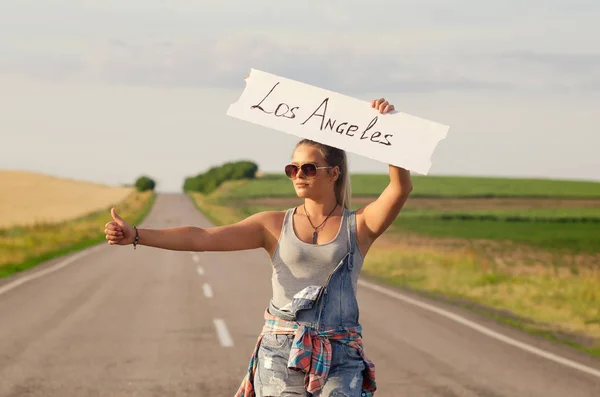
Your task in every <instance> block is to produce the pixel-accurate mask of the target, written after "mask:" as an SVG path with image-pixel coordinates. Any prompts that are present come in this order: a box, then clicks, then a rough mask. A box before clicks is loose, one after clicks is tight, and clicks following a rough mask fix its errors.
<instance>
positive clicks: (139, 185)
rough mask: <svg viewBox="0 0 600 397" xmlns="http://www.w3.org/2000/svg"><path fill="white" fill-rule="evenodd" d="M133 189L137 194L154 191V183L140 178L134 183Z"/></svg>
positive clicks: (148, 179)
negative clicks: (134, 188)
mask: <svg viewBox="0 0 600 397" xmlns="http://www.w3.org/2000/svg"><path fill="white" fill-rule="evenodd" d="M135 187H136V189H137V190H138V191H139V192H144V191H146V190H154V188H155V187H156V182H154V180H153V179H151V178H149V177H147V176H141V177H139V178H138V179H137V180H136V181H135Z"/></svg>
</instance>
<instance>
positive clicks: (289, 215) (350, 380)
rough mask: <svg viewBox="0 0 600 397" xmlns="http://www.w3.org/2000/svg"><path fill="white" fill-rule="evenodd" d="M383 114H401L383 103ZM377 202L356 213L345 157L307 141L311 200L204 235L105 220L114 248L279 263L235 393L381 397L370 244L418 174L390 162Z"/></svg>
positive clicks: (302, 146) (305, 172)
mask: <svg viewBox="0 0 600 397" xmlns="http://www.w3.org/2000/svg"><path fill="white" fill-rule="evenodd" d="M371 107H373V108H376V109H377V110H378V111H379V112H380V113H382V114H383V113H388V112H389V111H391V110H393V109H394V106H393V105H391V104H389V103H388V102H387V101H386V100H385V99H384V98H381V99H378V100H374V101H372V102H371ZM389 169H390V182H389V185H388V186H387V188H386V189H385V190H384V191H383V192H382V193H381V195H380V196H379V197H378V198H377V200H375V201H373V202H372V203H370V204H368V205H366V206H364V207H362V208H360V209H358V210H356V211H351V210H350V189H349V188H350V187H349V183H350V177H349V174H348V167H347V160H346V153H345V152H344V151H343V150H341V149H337V148H333V147H330V146H327V145H323V144H320V143H317V142H314V141H310V140H307V139H304V140H302V141H300V142H299V143H298V144H297V146H296V148H295V150H294V153H293V159H292V163H291V164H289V165H288V166H286V168H285V171H286V174H287V176H288V177H289V178H290V179H291V180H292V181H293V182H294V188H295V190H296V194H297V195H298V196H299V197H301V198H303V199H304V204H303V205H302V206H299V207H297V208H290V209H288V210H287V211H284V212H280V211H266V212H260V213H257V214H254V215H252V216H250V217H248V218H246V219H244V220H242V221H241V222H238V223H235V224H232V225H226V226H220V227H213V228H207V229H201V228H197V227H179V228H171V229H160V230H156V229H137V228H135V227H132V226H130V225H129V224H127V222H125V221H124V220H123V219H122V218H120V217H119V216H118V215H117V214H116V212H115V211H114V208H113V209H112V211H111V212H112V216H113V219H114V221H112V222H108V223H107V224H106V230H105V233H106V239H107V240H108V242H109V244H111V245H126V244H132V243H133V244H134V247H135V246H136V245H137V244H142V245H146V246H151V247H157V248H164V249H169V250H179V251H196V252H202V251H235V250H246V249H255V248H264V249H265V250H266V251H267V252H268V253H269V255H270V257H271V261H272V264H273V278H272V283H273V297H272V299H271V302H270V303H269V306H268V308H267V309H266V310H265V313H264V317H265V325H264V328H263V331H262V332H261V334H260V336H259V338H258V341H257V343H256V348H255V350H254V354H253V355H252V357H251V360H250V365H249V366H248V372H247V374H246V377H245V378H244V380H243V382H242V384H241V385H240V387H239V390H238V392H237V393H236V397H251V396H257V397H269V396H272V397H275V396H313V397H317V396H318V397H329V396H349V397H354V396H372V395H373V394H374V392H375V389H376V387H375V377H374V366H373V364H372V363H371V362H370V361H369V360H368V359H367V358H366V356H365V355H364V352H363V346H362V340H361V326H360V324H359V321H358V317H359V313H358V303H357V301H356V286H357V281H358V274H359V273H360V270H361V268H362V263H363V260H364V257H365V255H366V254H367V252H368V250H369V247H370V246H371V245H372V244H373V242H374V241H375V240H376V239H377V238H378V237H379V236H380V235H381V234H382V233H383V232H384V231H385V230H386V229H387V228H388V227H389V226H390V224H391V223H392V221H393V220H394V219H395V218H396V216H397V215H398V213H399V212H400V210H401V208H402V207H403V205H404V203H405V202H406V200H407V198H408V195H409V193H410V192H411V190H412V182H411V177H410V173H409V172H408V171H407V170H405V169H403V168H398V167H395V166H392V165H390V166H389Z"/></svg>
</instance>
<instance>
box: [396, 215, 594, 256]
mask: <svg viewBox="0 0 600 397" xmlns="http://www.w3.org/2000/svg"><path fill="white" fill-rule="evenodd" d="M390 231H391V232H392V233H402V232H404V231H410V232H413V233H419V234H424V235H428V236H432V237H438V238H444V237H446V238H461V239H467V240H480V239H487V240H494V241H512V242H518V243H523V244H527V245H530V246H534V247H537V248H542V249H548V250H553V251H569V252H574V253H577V252H581V253H588V254H591V253H597V252H600V223H598V222H590V223H583V222H569V223H562V222H527V221H523V222H506V221H496V220H479V219H473V220H466V219H448V220H444V219H428V218H418V217H410V216H409V217H402V216H400V217H399V218H397V219H396V220H395V221H394V225H393V228H392V229H391V230H390Z"/></svg>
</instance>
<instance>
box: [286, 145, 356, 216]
mask: <svg viewBox="0 0 600 397" xmlns="http://www.w3.org/2000/svg"><path fill="white" fill-rule="evenodd" d="M301 145H310V146H313V147H315V148H317V150H319V152H321V155H322V156H323V158H324V159H325V163H327V165H329V166H331V167H338V168H339V170H340V176H339V177H338V179H337V180H336V181H335V185H334V191H335V198H336V200H337V203H338V204H339V205H340V206H341V207H342V208H346V209H350V200H351V198H352V187H351V185H350V172H349V170H348V157H347V156H346V151H345V150H342V149H338V148H336V147H333V146H329V145H325V144H323V143H320V142H316V141H313V140H310V139H303V140H301V141H300V142H298V143H297V144H296V148H298V147H299V146H301Z"/></svg>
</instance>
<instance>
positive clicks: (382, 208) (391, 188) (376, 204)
mask: <svg viewBox="0 0 600 397" xmlns="http://www.w3.org/2000/svg"><path fill="white" fill-rule="evenodd" d="M371 107H373V108H376V109H378V110H379V112H380V113H382V114H383V113H388V112H390V111H392V110H394V106H393V105H391V104H389V103H388V101H386V100H385V99H384V98H381V99H377V100H373V101H372V102H371ZM389 169H390V182H389V184H388V186H387V187H386V188H385V190H384V191H383V192H382V193H381V195H380V196H379V197H378V198H377V200H375V201H373V202H372V203H370V204H368V205H366V206H365V207H363V208H361V209H359V210H358V211H357V215H359V217H360V218H362V223H363V224H364V226H365V231H366V232H367V234H368V237H369V240H371V241H374V240H375V239H377V238H378V237H379V236H380V235H381V234H383V232H385V231H386V230H387V228H388V227H389V226H390V225H391V224H392V222H393V221H394V219H396V217H397V216H398V214H399V213H400V210H401V209H402V207H403V206H404V204H405V203H406V200H407V199H408V196H409V194H410V193H411V191H412V189H413V185H412V179H411V176H410V171H408V170H406V169H404V168H401V167H396V166H394V165H391V164H390V165H389Z"/></svg>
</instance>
